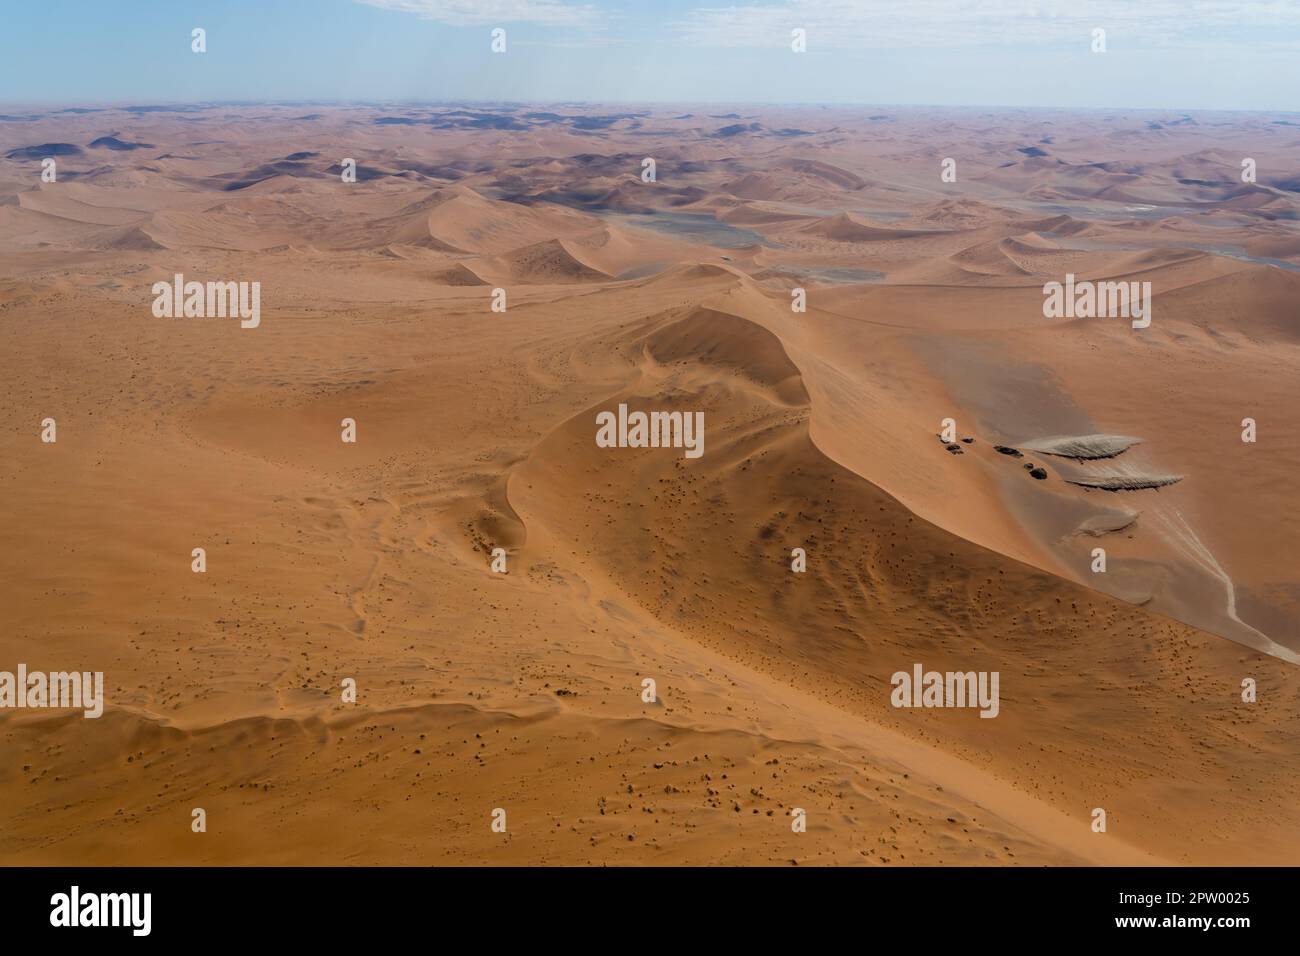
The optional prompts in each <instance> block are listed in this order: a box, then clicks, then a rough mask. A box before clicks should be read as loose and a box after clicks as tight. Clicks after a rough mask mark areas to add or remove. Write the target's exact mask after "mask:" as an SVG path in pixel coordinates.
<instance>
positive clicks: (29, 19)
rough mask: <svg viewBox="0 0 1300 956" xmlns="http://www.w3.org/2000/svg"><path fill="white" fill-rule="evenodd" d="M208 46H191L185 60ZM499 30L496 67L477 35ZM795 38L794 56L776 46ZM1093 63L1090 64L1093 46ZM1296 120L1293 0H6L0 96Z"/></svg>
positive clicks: (1297, 27) (1297, 48)
mask: <svg viewBox="0 0 1300 956" xmlns="http://www.w3.org/2000/svg"><path fill="white" fill-rule="evenodd" d="M195 27H201V28H203V29H204V30H205V31H206V41H207V52H206V53H202V54H197V53H194V52H192V50H191V31H192V30H193V29H194V28H195ZM494 29H501V30H504V31H505V46H506V49H505V52H504V53H494V52H493V51H492V49H491V46H492V31H493V30H494ZM795 29H800V30H803V31H805V35H806V52H802V53H796V52H794V51H793V50H792V49H791V45H792V35H791V31H792V30H795ZM1098 29H1100V30H1104V31H1105V46H1106V49H1105V52H1104V53H1097V52H1093V50H1092V46H1093V44H1094V30H1098ZM230 100H244V101H303V100H307V101H320V102H329V101H429V102H440V101H477V102H520V103H542V102H548V103H560V102H599V103H617V102H628V103H692V102H704V103H824V104H876V105H917V104H927V105H948V106H962V105H971V106H1027V107H1050V106H1062V107H1091V108H1132V109H1143V108H1147V109H1166V110H1168V109H1181V110H1190V109H1227V110H1262V111H1297V110H1300V0H734V2H728V0H703V2H699V0H202V2H199V0H43V2H39V3H38V2H18V0H7V2H5V4H4V6H3V8H2V9H0V102H4V103H11V104H38V103H58V104H62V105H72V106H75V105H79V104H80V105H85V104H103V103H119V104H127V103H130V104H136V105H144V104H159V103H180V102H185V103H196V102H212V101H230Z"/></svg>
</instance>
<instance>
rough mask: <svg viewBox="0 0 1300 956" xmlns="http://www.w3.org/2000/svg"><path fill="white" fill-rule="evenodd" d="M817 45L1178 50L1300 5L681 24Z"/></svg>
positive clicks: (1048, 0) (1289, 16)
mask: <svg viewBox="0 0 1300 956" xmlns="http://www.w3.org/2000/svg"><path fill="white" fill-rule="evenodd" d="M796 27H800V28H803V29H804V30H806V31H807V32H808V46H809V49H810V50H812V49H815V48H816V47H824V48H832V47H839V48H843V47H856V48H875V49H896V48H900V47H903V48H913V49H917V48H934V47H963V46H1000V45H1006V44H1016V45H1033V44H1044V43H1059V42H1071V41H1073V42H1083V43H1086V42H1088V40H1089V39H1090V37H1091V31H1092V30H1093V29H1094V28H1097V27H1101V28H1104V29H1105V30H1106V32H1107V35H1108V39H1109V40H1110V41H1111V42H1112V43H1117V42H1123V43H1124V45H1125V46H1128V47H1137V46H1147V47H1149V46H1168V45H1173V44H1178V43H1180V42H1182V41H1184V40H1190V39H1191V38H1200V39H1203V38H1204V37H1205V35H1206V34H1207V33H1212V32H1215V31H1218V32H1219V37H1220V39H1221V42H1223V43H1225V44H1227V43H1228V42H1230V41H1229V39H1227V35H1226V33H1225V31H1239V30H1270V29H1272V30H1275V29H1279V28H1282V29H1290V30H1297V29H1300V3H1288V2H1279V0H784V2H780V3H765V4H764V3H744V4H736V5H732V6H728V7H715V6H702V7H700V8H699V9H697V10H693V11H691V12H690V13H688V14H686V15H685V16H684V17H682V18H680V19H679V20H677V21H676V23H675V24H674V28H675V32H676V34H677V36H678V37H679V38H680V39H681V40H683V41H685V42H689V43H693V44H697V45H700V46H724V47H772V48H775V47H788V46H789V43H790V31H791V30H792V29H794V28H796Z"/></svg>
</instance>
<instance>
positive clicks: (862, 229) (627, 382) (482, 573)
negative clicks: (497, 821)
mask: <svg viewBox="0 0 1300 956" xmlns="http://www.w3.org/2000/svg"><path fill="white" fill-rule="evenodd" d="M313 109H315V107H313ZM462 114H463V115H462ZM751 114H752V115H751ZM285 115H286V114H283V113H280V112H277V110H276V108H274V107H234V106H230V107H225V106H223V107H220V108H219V109H218V108H212V109H208V108H203V109H199V110H197V112H196V113H194V114H189V113H187V114H182V116H183V117H185V118H180V117H178V115H173V114H169V113H166V112H143V113H136V112H129V111H126V110H120V109H116V108H113V109H106V110H105V111H104V112H102V113H96V114H87V115H80V114H55V113H50V114H44V113H41V114H39V115H37V118H35V119H32V120H24V121H23V127H22V137H23V138H21V139H14V142H13V148H12V149H11V150H9V151H7V152H6V154H5V157H6V158H4V159H3V160H0V245H3V248H4V250H5V252H6V255H5V256H3V257H0V335H3V339H4V350H3V354H4V356H5V358H4V362H5V364H4V374H5V380H6V388H5V389H4V391H3V393H2V394H0V412H2V413H3V415H4V417H5V419H6V420H7V421H9V422H10V423H11V425H12V427H11V428H10V429H8V430H7V431H5V432H4V433H2V434H0V457H3V460H4V461H5V462H6V468H5V469H4V472H3V476H2V478H3V482H4V489H5V492H6V496H7V500H9V501H11V502H13V503H15V507H14V508H13V509H12V511H13V514H12V517H11V518H10V520H7V521H5V522H3V523H0V581H3V584H2V585H0V595H2V596H3V599H4V603H5V607H6V609H7V610H8V612H9V627H8V628H7V631H6V636H5V638H4V640H3V641H2V642H0V647H2V648H3V655H2V659H0V670H6V669H12V668H13V667H15V666H16V665H17V664H18V663H19V662H23V663H26V664H27V665H29V666H30V667H32V668H43V669H47V670H60V669H65V668H66V669H72V668H76V669H78V670H86V669H90V670H102V671H103V672H104V675H105V685H106V700H105V711H104V715H103V717H102V718H99V719H85V718H83V717H81V716H79V714H78V713H77V712H76V711H71V710H66V709H55V710H37V709H30V710H28V709H24V710H21V711H20V710H14V709H0V747H2V748H3V754H4V756H5V757H6V759H5V760H4V761H2V762H0V794H2V795H3V796H0V822H2V823H3V836H0V848H3V851H4V854H5V859H6V860H9V861H12V862H15V863H36V864H50V863H76V864H83V865H84V864H92V865H95V864H165V863H176V864H249V863H258V864H268V865H295V864H304V863H306V864H344V865H353V864H358V865H359V864H367V865H368V864H402V865H428V864H473V865H478V864H519V863H536V864H551V865H555V864H594V865H600V864H621V863H630V864H667V865H706V864H708V865H717V864H780V865H788V864H790V863H798V864H866V865H924V864H977V865H1016V864H1020V865H1048V864H1121V865H1128V864H1149V863H1175V864H1185V863H1186V864H1211V865H1213V864H1223V863H1242V862H1248V863H1258V864H1295V863H1297V862H1298V861H1300V857H1297V849H1296V848H1297V847H1298V846H1300V810H1298V809H1297V808H1296V806H1295V801H1294V800H1293V799H1291V795H1292V791H1293V790H1294V781H1295V778H1296V775H1297V773H1300V755H1298V754H1300V752H1298V751H1297V749H1296V748H1295V746H1294V735H1295V727H1296V726H1297V719H1300V696H1298V695H1297V690H1298V689H1300V672H1298V671H1297V662H1300V627H1298V626H1297V624H1296V622H1297V620H1300V616H1298V615H1297V612H1298V611H1300V584H1297V581H1296V568H1297V567H1300V561H1297V542H1298V541H1300V512H1298V511H1297V509H1296V507H1295V504H1294V500H1293V499H1294V484H1295V482H1294V477H1295V475H1296V474H1298V473H1300V441H1297V440H1296V435H1295V425H1294V422H1293V419H1294V405H1295V364H1296V361H1297V351H1296V350H1297V348H1298V347H1300V324H1298V322H1297V312H1296V309H1295V303H1296V301H1297V299H1298V297H1300V269H1297V268H1294V267H1300V257H1298V256H1297V253H1300V245H1298V244H1297V243H1296V241H1295V238H1294V235H1293V231H1294V230H1293V229H1292V225H1293V224H1294V222H1295V220H1296V216H1297V214H1300V195H1297V194H1295V193H1294V192H1289V191H1288V190H1287V189H1285V188H1280V187H1278V186H1276V185H1263V184H1262V183H1263V180H1261V186H1260V187H1258V188H1252V189H1240V188H1238V187H1239V186H1240V183H1237V185H1233V184H1232V182H1231V179H1232V175H1234V170H1236V169H1238V168H1239V167H1238V165H1237V164H1238V163H1239V159H1238V157H1239V155H1258V156H1267V157H1269V159H1270V163H1271V165H1270V173H1269V175H1270V176H1273V177H1274V178H1275V179H1276V180H1277V181H1278V182H1282V183H1285V182H1288V181H1290V178H1291V177H1293V176H1295V175H1296V171H1295V168H1294V166H1295V162H1294V156H1292V155H1290V154H1289V153H1286V152H1285V150H1282V149H1280V148H1279V147H1278V146H1277V144H1276V142H1275V139H1276V131H1275V130H1273V131H1271V130H1269V129H1268V128H1267V126H1266V125H1263V121H1261V120H1260V119H1259V118H1258V117H1229V116H1220V117H1216V118H1215V121H1214V122H1213V123H1211V122H1209V121H1208V120H1207V122H1206V123H1205V124H1204V125H1203V126H1198V127H1196V128H1193V127H1191V126H1190V125H1189V126H1186V127H1178V128H1177V130H1176V132H1175V131H1172V130H1169V129H1166V128H1163V127H1162V128H1160V129H1152V128H1151V127H1150V124H1151V123H1152V119H1151V117H1150V116H1146V115H1126V114H1122V113H1115V114H1114V115H1107V116H1106V117H1105V118H1104V119H1103V118H1101V117H1099V116H1098V115H1094V114H1088V113H1080V114H1058V113H1054V112H1051V111H1043V112H1036V113H1035V114H1034V115H1032V116H1031V115H1029V114H1027V113H1024V112H1011V113H1006V114H1005V115H1004V114H998V115H997V116H996V117H992V118H991V117H990V116H989V115H985V114H981V115H970V114H966V113H962V112H961V111H941V110H920V109H918V110H896V111H893V110H891V111H887V112H886V111H881V112H880V113H879V114H873V115H874V116H875V118H874V119H873V118H872V117H870V116H865V117H864V116H863V115H862V113H861V111H858V110H852V109H847V108H830V107H828V108H825V109H817V110H809V109H797V108H788V109H787V108H778V107H765V108H763V109H762V110H757V111H755V110H746V111H745V113H744V115H741V114H740V113H737V114H736V116H735V117H728V116H727V115H726V114H725V113H721V112H719V114H718V115H716V116H715V115H713V114H710V115H709V118H708V119H707V120H705V119H704V118H703V117H702V116H697V115H694V114H692V113H689V112H687V111H682V110H673V109H659V108H655V109H649V108H647V109H646V110H644V111H641V112H638V114H637V115H636V116H635V117H629V116H620V115H616V113H615V112H614V111H605V112H604V113H600V112H597V111H593V110H586V109H579V108H576V107H554V108H550V107H547V108H544V109H541V108H536V107H513V106H510V105H508V104H505V105H502V106H501V107H500V108H499V109H495V108H494V110H493V111H492V112H485V111H483V110H478V109H472V108H467V109H465V110H462V111H456V110H453V109H450V108H443V107H437V108H434V107H429V108H427V109H425V108H417V107H410V108H405V107H403V108H381V107H372V106H363V105H356V106H352V107H348V108H337V109H336V108H325V107H322V108H320V110H319V112H318V118H316V119H314V120H312V121H311V122H306V121H301V122H298V121H288V120H286V119H285ZM3 122H5V121H0V123H3ZM634 123H635V124H636V125H634ZM196 130H201V135H196ZM1065 131H1068V135H1067V134H1066V132H1065ZM105 137H107V138H108V139H111V140H112V141H113V142H107V141H105V140H104V138H105ZM96 142H98V143H99V145H98V146H94V145H87V144H94V143H96ZM58 143H67V144H69V145H71V146H73V147H74V148H75V151H66V150H65V151H61V152H60V153H59V156H60V166H59V168H60V178H59V180H58V181H57V182H55V183H46V184H40V183H39V173H40V166H39V161H40V158H41V155H43V154H42V153H41V150H42V149H45V148H46V147H47V146H48V145H49V144H58ZM146 143H147V144H154V145H153V146H150V147H147V148H145V147H143V146H142V147H140V148H135V149H130V148H125V144H146ZM33 150H35V151H33ZM38 154H41V155H38ZM349 155H350V156H354V157H360V159H359V163H358V166H359V170H360V171H361V172H363V173H364V175H358V179H357V182H355V183H344V182H343V181H342V180H341V179H340V176H339V170H340V168H341V167H338V162H339V159H338V157H341V156H349ZM647 155H653V156H656V157H658V158H659V160H660V162H659V179H658V181H657V182H654V183H646V182H642V181H641V180H640V178H639V177H640V162H641V158H642V157H644V156H647ZM952 155H956V156H959V157H962V159H961V161H960V162H961V173H960V177H959V179H958V181H957V182H955V183H954V182H944V181H941V180H940V179H939V177H938V162H939V160H940V159H941V158H943V157H946V156H952ZM966 157H969V159H967V158H966ZM1264 165H1265V164H1261V169H1263V168H1264ZM1273 170H1281V172H1276V173H1275V172H1274V171H1273ZM1270 182H1272V180H1270ZM1251 257H1255V258H1254V259H1252V258H1251ZM1261 259H1272V260H1278V261H1274V262H1265V261H1258V260H1261ZM177 273H184V274H185V277H186V278H187V279H194V280H197V281H204V282H207V281H213V282H227V281H229V282H236V283H238V282H253V281H255V282H258V283H259V289H260V302H261V305H260V309H261V315H260V324H259V325H258V326H257V327H256V328H241V323H240V321H239V319H238V318H237V317H230V316H226V317H217V316H213V317H208V318H197V317H191V318H176V319H173V318H155V317H154V314H153V311H152V302H153V298H154V294H153V292H152V288H153V285H154V283H157V282H165V283H170V282H171V281H172V280H173V277H174V276H175V275H176V274H177ZM1066 273H1070V274H1073V275H1074V276H1076V278H1078V279H1079V280H1080V281H1093V280H1114V281H1120V280H1123V281H1135V282H1150V283H1151V291H1152V298H1151V301H1152V303H1153V312H1152V321H1151V323H1150V325H1149V326H1147V327H1145V328H1141V329H1137V328H1134V327H1133V326H1132V325H1131V324H1130V322H1129V321H1128V319H1127V318H1125V317H1113V316H1110V317H1102V318H1073V317H1062V318H1057V319H1048V318H1045V317H1044V312H1043V303H1044V286H1045V285H1046V284H1047V283H1049V282H1053V281H1056V282H1060V281H1062V280H1063V279H1064V277H1065V274H1066ZM497 288H502V289H504V290H505V291H506V292H507V293H508V301H509V306H508V308H507V309H506V311H504V312H501V311H493V308H492V302H493V298H494V297H493V294H492V293H493V290H495V289H497ZM797 290H802V292H803V295H804V305H805V306H806V308H805V309H804V310H803V311H798V310H796V308H794V307H793V305H794V303H795V302H796V301H797V296H798V292H797ZM620 407H622V409H623V411H624V413H625V414H626V413H628V412H631V413H636V412H645V413H646V414H647V418H648V417H649V416H650V415H651V414H655V413H658V414H659V416H660V419H659V420H660V421H662V422H664V423H667V424H666V425H665V428H666V429H667V431H665V432H663V433H657V435H659V434H667V435H669V436H671V435H672V434H673V433H672V429H671V424H672V422H673V421H681V422H685V421H687V420H688V419H687V416H694V415H696V414H700V415H702V416H703V418H702V422H703V428H704V431H703V444H702V454H700V455H699V456H698V457H692V456H691V455H689V454H687V452H688V450H689V449H688V448H686V447H685V445H684V444H680V443H679V444H677V445H674V444H673V443H672V442H671V441H669V442H667V443H659V442H657V441H656V443H655V444H654V445H646V446H645V447H640V446H639V445H637V444H636V443H635V442H626V443H624V444H623V445H618V446H616V447H606V446H605V445H602V444H600V443H598V441H597V440H596V436H597V427H598V418H597V416H598V415H600V414H601V413H604V412H610V413H613V412H615V411H616V410H618V409H619V408H620ZM674 416H677V417H676V418H674ZM47 417H51V418H54V419H56V420H57V428H58V437H57V441H56V442H53V443H45V442H42V441H41V440H40V437H39V436H40V433H41V429H42V427H43V425H42V421H43V420H44V419H46V418H47ZM1247 419H1249V420H1251V421H1252V422H1253V423H1254V427H1255V429H1256V435H1255V437H1256V440H1255V441H1253V442H1251V441H1243V440H1242V439H1243V431H1244V430H1245V429H1246V428H1247V426H1246V423H1245V420H1247ZM345 420H348V421H351V422H353V424H354V425H355V428H356V437H357V440H356V442H355V443H352V442H345V441H344V440H343V435H344V434H345V431H344V429H345V425H344V422H345ZM690 420H691V421H694V419H693V418H691V419H690ZM948 420H950V424H949V421H948ZM949 427H951V430H952V434H951V435H949V434H947V432H948V431H949ZM1138 436H1140V437H1138ZM196 547H202V548H204V549H206V562H207V564H206V570H205V571H203V572H202V573H195V572H194V571H192V570H191V560H192V557H191V556H192V549H194V548H196ZM796 549H799V552H798V553H801V555H802V560H805V561H806V568H805V569H803V570H797V569H796V568H795V566H794V563H795V562H796V554H797V552H796ZM1097 549H1101V550H1102V551H1103V552H1104V555H1105V568H1104V570H1103V571H1098V570H1097V556H1096V551H1097ZM502 561H504V562H505V564H504V566H502V565H501V562H502ZM917 664H921V665H923V666H924V667H925V668H927V669H934V670H938V671H942V672H948V671H952V672H956V673H965V672H982V673H986V674H987V673H991V672H997V673H998V674H999V675H1000V686H1001V692H1000V693H1001V697H1000V703H999V707H1000V710H999V712H998V714H997V717H996V719H985V718H982V717H981V716H980V715H979V712H978V710H977V709H974V708H960V707H956V708H947V707H944V708H901V707H897V706H894V704H893V703H892V701H891V689H892V687H891V683H892V677H893V675H894V674H896V673H897V672H900V671H901V672H910V671H911V669H912V668H913V666H914V665H917ZM647 679H650V680H652V681H653V682H654V688H655V694H654V696H653V698H647V697H645V696H643V695H644V694H645V690H646V687H647V685H646V684H645V681H646V680H647ZM1247 679H1249V680H1250V681H1253V682H1254V685H1253V686H1256V687H1257V690H1258V698H1257V700H1255V701H1254V702H1253V703H1247V702H1245V701H1244V700H1243V697H1242V688H1243V681H1245V680H1247ZM346 680H354V681H355V682H356V687H357V698H356V700H355V702H353V701H351V700H345V699H344V698H343V694H342V692H343V687H344V681H346ZM195 807H203V808H205V809H206V811H207V813H208V821H209V830H208V837H217V836H218V835H219V839H215V838H213V839H203V838H202V837H200V836H198V835H195V834H193V833H192V832H191V830H190V818H191V817H190V815H191V811H192V810H193V808H195ZM1099 807H1100V808H1104V809H1105V810H1106V811H1107V814H1108V818H1109V820H1110V826H1109V829H1108V831H1107V832H1106V833H1104V834H1100V833H1094V832H1093V831H1092V829H1091V822H1092V819H1093V811H1094V809H1095V808H1099ZM496 808H503V809H505V810H506V812H507V814H508V818H509V828H508V831H507V833H505V834H500V833H494V832H493V831H492V830H491V828H490V823H491V814H492V812H493V810H494V809H496ZM796 809H802V810H804V811H806V813H807V821H808V826H807V832H804V833H797V832H795V831H794V830H793V829H792V827H791V823H792V821H793V819H794V814H795V812H796ZM1243 847H1247V848H1249V850H1248V852H1247V851H1244V850H1243Z"/></svg>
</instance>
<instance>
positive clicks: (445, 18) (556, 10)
mask: <svg viewBox="0 0 1300 956" xmlns="http://www.w3.org/2000/svg"><path fill="white" fill-rule="evenodd" d="M356 2H357V3H363V4H365V5H367V6H371V7H379V8H381V9H384V10H396V11H399V12H401V13H413V14H415V15H416V16H418V17H420V18H421V19H422V20H434V21H436V22H438V23H445V24H447V25H448V26H453V27H475V26H499V25H501V24H503V23H533V24H537V25H539V26H547V27H590V26H593V25H595V24H596V23H597V21H599V20H600V19H601V16H600V12H599V11H598V10H597V9H596V8H595V7H594V6H591V5H590V4H575V3H565V2H563V0H356Z"/></svg>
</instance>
